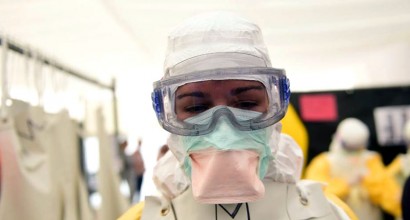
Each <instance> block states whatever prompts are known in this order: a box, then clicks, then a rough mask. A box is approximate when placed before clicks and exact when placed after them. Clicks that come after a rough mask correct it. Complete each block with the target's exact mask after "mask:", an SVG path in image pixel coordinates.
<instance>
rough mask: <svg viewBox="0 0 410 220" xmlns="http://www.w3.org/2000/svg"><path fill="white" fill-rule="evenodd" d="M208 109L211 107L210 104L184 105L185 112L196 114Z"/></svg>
mask: <svg viewBox="0 0 410 220" xmlns="http://www.w3.org/2000/svg"><path fill="white" fill-rule="evenodd" d="M208 109H209V106H208V105H190V106H186V107H184V112H187V113H190V114H193V115H195V114H199V113H201V112H204V111H206V110H208Z"/></svg>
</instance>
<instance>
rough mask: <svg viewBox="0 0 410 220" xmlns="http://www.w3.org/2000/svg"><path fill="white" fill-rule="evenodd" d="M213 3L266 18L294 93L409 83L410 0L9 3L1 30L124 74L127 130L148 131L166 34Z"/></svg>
mask: <svg viewBox="0 0 410 220" xmlns="http://www.w3.org/2000/svg"><path fill="white" fill-rule="evenodd" d="M210 10H233V11H237V12H239V13H241V14H243V15H244V16H246V17H248V18H249V19H251V20H253V21H255V22H256V23H258V24H259V25H260V26H261V28H262V31H263V33H264V38H265V41H266V43H267V45H268V48H269V51H270V55H271V59H272V63H273V65H274V66H275V67H280V68H285V69H286V70H287V73H288V76H289V77H290V80H291V89H292V90H293V91H312V90H329V89H351V88H363V87H380V86H389V85H410V72H409V70H410V1H407V0H344V1H339V0H312V1H304V0H294V1H291V0H270V1H268V0H253V1H251V0H208V1H188V0H174V1H169V0H157V1H141V0H140V1H136V0H133V1H132V0H116V1H114V0H99V1H98V0H87V1H84V0H71V1H68V0H60V1H56V0H36V1H27V0H17V1H16V0H1V1H0V30H1V31H2V34H3V35H6V36H7V37H9V38H11V39H13V40H15V41H17V42H19V43H21V45H23V46H26V47H29V48H31V49H32V50H39V51H40V52H41V53H43V54H46V55H47V56H49V57H51V58H53V59H56V60H58V61H59V62H61V63H63V64H64V65H66V66H69V67H71V68H73V69H75V70H77V71H79V72H81V73H83V74H86V75H90V76H92V77H94V78H97V79H99V80H100V81H102V82H110V80H111V79H112V78H116V80H117V86H118V97H119V100H120V103H119V107H120V117H122V122H120V125H121V126H122V130H133V131H135V132H143V130H144V129H143V128H146V125H147V123H148V124H150V123H153V120H155V119H154V118H153V117H154V116H153V114H152V113H150V114H149V115H150V116H149V117H144V115H146V114H145V111H150V110H151V109H150V108H151V107H150V104H148V103H149V102H150V90H151V85H152V82H153V81H154V80H157V79H159V78H160V77H161V75H162V63H163V59H164V52H165V48H166V36H167V33H168V32H169V31H170V30H171V29H172V28H173V26H174V25H176V24H178V23H179V22H180V21H181V20H183V19H185V18H187V17H189V16H192V15H195V14H198V13H200V12H205V11H210ZM150 117H151V118H150ZM129 121H134V122H136V123H134V124H132V123H131V125H130V123H129Z"/></svg>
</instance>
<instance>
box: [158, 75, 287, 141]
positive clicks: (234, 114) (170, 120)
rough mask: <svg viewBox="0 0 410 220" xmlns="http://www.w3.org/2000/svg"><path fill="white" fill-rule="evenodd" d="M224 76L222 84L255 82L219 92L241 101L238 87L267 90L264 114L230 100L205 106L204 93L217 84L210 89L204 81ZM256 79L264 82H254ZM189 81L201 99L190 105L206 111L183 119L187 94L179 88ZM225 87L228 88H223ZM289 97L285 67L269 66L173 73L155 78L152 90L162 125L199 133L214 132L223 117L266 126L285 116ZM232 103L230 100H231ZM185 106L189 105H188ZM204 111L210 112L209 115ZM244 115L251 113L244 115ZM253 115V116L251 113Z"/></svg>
mask: <svg viewBox="0 0 410 220" xmlns="http://www.w3.org/2000/svg"><path fill="white" fill-rule="evenodd" d="M221 80H224V81H223V82H220V83H219V84H218V85H219V86H223V87H225V85H226V87H229V86H228V85H231V84H234V83H242V82H245V84H246V83H247V84H248V85H251V86H247V87H246V88H241V87H240V86H239V87H238V88H239V89H235V90H234V91H231V90H229V88H228V89H226V91H227V92H226V94H225V93H224V94H219V93H217V95H218V96H221V97H224V98H226V99H228V100H236V101H237V100H238V99H241V98H238V97H237V93H238V92H237V91H242V90H247V89H248V87H250V88H251V89H250V90H258V91H256V92H255V94H261V93H260V90H263V96H264V97H263V98H264V99H265V100H266V103H267V104H266V107H265V109H264V110H262V111H258V112H260V114H252V113H251V114H248V113H247V112H255V111H253V110H252V109H250V110H252V111H248V109H247V107H245V108H243V107H242V106H241V105H238V106H237V105H230V104H227V105H226V106H209V108H208V107H207V106H205V107H204V103H208V102H210V101H209V100H207V101H202V100H203V99H205V98H204V97H207V94H206V93H207V91H208V92H209V93H212V91H210V90H212V88H215V87H207V89H204V88H201V86H203V82H211V83H213V82H215V81H221ZM228 81H229V83H228ZM256 83H257V84H259V85H261V86H254V85H255V84H256ZM186 85H188V86H189V88H190V89H191V90H192V91H193V92H192V93H190V94H189V95H192V96H194V98H192V100H196V99H200V100H201V101H198V103H192V102H195V101H190V103H189V108H192V109H194V110H195V111H196V110H197V109H203V112H200V113H198V114H197V115H192V117H190V118H187V119H186V118H184V119H181V117H180V116H181V114H180V112H178V109H180V107H179V103H180V102H181V101H180V99H181V97H183V96H185V94H184V95H178V89H181V90H182V88H183V86H186ZM238 85H240V84H238ZM210 88H211V89H210ZM235 88H236V87H235ZM197 91H201V92H197ZM204 91H205V92H204ZM218 91H219V90H218ZM222 91H224V90H223V89H222ZM203 93H205V94H203ZM214 93H215V92H214ZM239 93H240V92H239ZM197 96H198V98H197ZM247 96H248V98H249V96H250V98H249V99H255V100H256V99H258V98H257V97H252V93H249V94H248V95H247ZM256 96H258V95H256ZM289 98H290V88H289V80H288V78H287V77H286V75H285V71H284V70H281V69H274V68H266V67H264V68H259V67H252V68H226V69H214V70H206V71H198V72H194V73H188V74H183V75H177V76H171V77H168V78H165V79H162V80H159V81H156V82H154V91H153V92H152V102H153V108H154V110H155V113H156V116H157V119H158V121H159V123H160V125H161V126H162V127H163V128H164V129H165V130H167V131H169V132H171V133H173V134H177V135H183V136H197V135H204V134H208V133H210V132H211V131H212V130H213V129H214V128H215V126H216V124H217V121H218V119H219V118H220V117H226V118H228V119H229V121H230V123H231V124H232V125H233V126H235V127H236V128H237V129H238V130H241V131H250V130H257V129H262V128H266V127H268V126H270V125H273V124H275V123H276V122H278V121H279V120H281V119H282V118H283V117H284V115H285V113H286V110H287V106H288V104H289ZM261 99H262V98H261ZM190 100H191V99H190ZM252 102H253V100H252V101H251V102H249V103H251V104H252ZM228 103H230V101H229V102H228ZM245 103H246V105H249V104H248V102H245ZM187 106H188V104H187ZM191 106H194V107H191ZM184 107H185V106H184ZM214 107H216V108H214ZM182 109H188V107H186V108H182ZM235 109H238V110H239V111H236V110H235ZM189 111H191V110H189ZM238 112H239V113H238ZM178 114H179V115H178ZM204 115H207V116H206V117H205V116H204ZM244 115H248V116H246V117H244ZM249 115H252V116H250V117H249ZM178 116H179V117H178ZM194 117H200V118H202V119H201V120H192V118H194Z"/></svg>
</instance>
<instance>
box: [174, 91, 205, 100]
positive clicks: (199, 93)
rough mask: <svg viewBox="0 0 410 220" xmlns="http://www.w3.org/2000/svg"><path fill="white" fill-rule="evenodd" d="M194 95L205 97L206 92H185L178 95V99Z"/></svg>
mask: <svg viewBox="0 0 410 220" xmlns="http://www.w3.org/2000/svg"><path fill="white" fill-rule="evenodd" d="M188 96H193V97H198V98H204V97H205V94H204V93H203V92H190V93H183V94H181V95H178V96H177V99H182V98H184V97H188Z"/></svg>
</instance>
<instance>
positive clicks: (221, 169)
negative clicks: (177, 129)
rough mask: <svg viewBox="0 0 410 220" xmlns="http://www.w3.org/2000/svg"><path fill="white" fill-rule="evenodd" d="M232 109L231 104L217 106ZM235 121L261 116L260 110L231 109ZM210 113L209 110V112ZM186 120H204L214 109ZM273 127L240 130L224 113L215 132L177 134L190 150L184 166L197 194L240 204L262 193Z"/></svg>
mask: <svg viewBox="0 0 410 220" xmlns="http://www.w3.org/2000/svg"><path fill="white" fill-rule="evenodd" d="M215 108H229V107H225V106H223V107H215ZM229 110H230V111H231V112H232V113H233V114H234V115H235V118H236V120H247V119H249V118H255V117H257V116H259V115H260V114H261V113H260V112H254V111H248V110H241V109H235V108H229ZM207 112H209V113H207ZM207 112H204V113H203V114H201V115H200V116H194V117H191V118H189V119H186V121H187V122H188V123H192V122H194V123H201V121H203V120H205V119H206V118H208V116H209V115H207V114H212V112H213V111H207ZM273 129H274V126H270V127H267V128H264V129H259V130H252V131H240V130H238V129H236V128H235V127H234V126H232V124H231V122H230V120H229V119H228V117H226V116H221V117H220V118H219V120H218V122H217V125H216V127H215V129H214V131H213V132H212V133H210V134H206V135H202V136H176V135H174V140H176V142H177V143H174V144H177V145H179V146H181V147H182V148H183V149H184V151H185V152H186V153H187V154H186V155H185V159H184V169H185V172H186V174H187V175H188V176H189V177H191V182H192V190H193V194H194V197H195V198H196V199H197V200H198V201H200V202H203V203H212V204H219V203H240V202H249V201H254V200H257V199H258V198H260V197H261V196H263V194H264V186H263V184H262V182H261V179H263V177H264V176H265V174H266V170H267V168H268V163H269V161H270V160H272V154H271V150H270V147H269V140H270V138H271V135H272V132H273Z"/></svg>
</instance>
